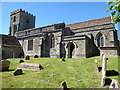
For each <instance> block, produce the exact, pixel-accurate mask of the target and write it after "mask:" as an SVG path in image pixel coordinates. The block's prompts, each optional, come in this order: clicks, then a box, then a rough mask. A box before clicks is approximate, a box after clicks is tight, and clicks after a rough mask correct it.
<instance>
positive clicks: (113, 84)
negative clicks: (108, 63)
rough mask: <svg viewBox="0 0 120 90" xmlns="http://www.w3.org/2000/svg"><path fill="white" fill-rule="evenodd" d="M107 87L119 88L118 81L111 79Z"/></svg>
mask: <svg viewBox="0 0 120 90" xmlns="http://www.w3.org/2000/svg"><path fill="white" fill-rule="evenodd" d="M109 88H119V87H118V81H117V80H115V79H112V82H111V84H110V87H109Z"/></svg>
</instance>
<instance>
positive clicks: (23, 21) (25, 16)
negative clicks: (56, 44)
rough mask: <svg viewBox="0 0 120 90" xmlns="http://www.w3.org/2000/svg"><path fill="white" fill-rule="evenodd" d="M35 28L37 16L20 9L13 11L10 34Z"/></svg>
mask: <svg viewBox="0 0 120 90" xmlns="http://www.w3.org/2000/svg"><path fill="white" fill-rule="evenodd" d="M30 28H35V16H33V15H32V14H30V13H28V12H26V11H24V10H22V9H18V10H15V11H13V12H11V15H10V29H9V30H10V31H9V35H11V36H14V35H15V32H17V31H23V30H26V29H30Z"/></svg>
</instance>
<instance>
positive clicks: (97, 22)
mask: <svg viewBox="0 0 120 90" xmlns="http://www.w3.org/2000/svg"><path fill="white" fill-rule="evenodd" d="M108 24H111V25H112V26H113V24H112V22H111V17H104V18H99V19H93V20H89V21H84V22H78V23H73V24H67V25H66V26H65V27H69V28H70V29H71V30H73V29H77V28H85V27H88V28H89V27H91V26H98V25H108Z"/></svg>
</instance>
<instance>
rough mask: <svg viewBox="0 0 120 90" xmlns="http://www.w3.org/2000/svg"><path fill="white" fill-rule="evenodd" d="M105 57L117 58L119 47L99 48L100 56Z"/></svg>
mask: <svg viewBox="0 0 120 90" xmlns="http://www.w3.org/2000/svg"><path fill="white" fill-rule="evenodd" d="M103 55H106V57H118V55H119V47H100V56H101V57H102V56H103Z"/></svg>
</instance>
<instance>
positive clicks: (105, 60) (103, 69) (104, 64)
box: [101, 55, 107, 87]
mask: <svg viewBox="0 0 120 90" xmlns="http://www.w3.org/2000/svg"><path fill="white" fill-rule="evenodd" d="M106 68H107V58H106V56H105V55H104V56H103V60H102V80H101V86H102V87H104V85H105V77H106Z"/></svg>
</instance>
